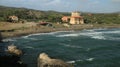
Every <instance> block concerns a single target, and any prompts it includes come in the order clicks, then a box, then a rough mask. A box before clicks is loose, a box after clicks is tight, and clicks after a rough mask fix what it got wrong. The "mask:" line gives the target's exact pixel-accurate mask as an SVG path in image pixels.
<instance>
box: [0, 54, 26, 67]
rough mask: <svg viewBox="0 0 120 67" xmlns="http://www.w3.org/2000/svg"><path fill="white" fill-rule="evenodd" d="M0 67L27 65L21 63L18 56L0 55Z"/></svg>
mask: <svg viewBox="0 0 120 67" xmlns="http://www.w3.org/2000/svg"><path fill="white" fill-rule="evenodd" d="M0 67H27V65H26V64H24V63H22V61H21V60H20V57H18V56H15V55H4V56H1V55H0Z"/></svg>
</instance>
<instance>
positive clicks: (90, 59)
mask: <svg viewBox="0 0 120 67" xmlns="http://www.w3.org/2000/svg"><path fill="white" fill-rule="evenodd" d="M94 59H95V58H88V59H86V61H93V60H94Z"/></svg>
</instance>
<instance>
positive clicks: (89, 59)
mask: <svg viewBox="0 0 120 67" xmlns="http://www.w3.org/2000/svg"><path fill="white" fill-rule="evenodd" d="M94 59H95V58H88V59H83V60H81V59H80V60H73V61H67V63H72V64H74V63H76V62H83V61H89V62H91V61H93V60H94Z"/></svg>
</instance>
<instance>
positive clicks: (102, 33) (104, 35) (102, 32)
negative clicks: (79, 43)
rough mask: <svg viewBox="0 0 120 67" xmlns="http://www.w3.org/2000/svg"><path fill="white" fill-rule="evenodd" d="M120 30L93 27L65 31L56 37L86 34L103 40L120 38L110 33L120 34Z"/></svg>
mask: <svg viewBox="0 0 120 67" xmlns="http://www.w3.org/2000/svg"><path fill="white" fill-rule="evenodd" d="M119 33H120V31H116V30H111V31H106V29H98V30H97V29H93V30H83V31H80V32H72V33H64V34H60V35H59V34H58V35H56V37H78V36H86V37H90V38H93V39H102V40H120V37H114V36H111V35H110V34H114V35H115V34H119Z"/></svg>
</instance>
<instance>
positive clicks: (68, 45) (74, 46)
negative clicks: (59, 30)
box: [59, 43, 82, 48]
mask: <svg viewBox="0 0 120 67" xmlns="http://www.w3.org/2000/svg"><path fill="white" fill-rule="evenodd" d="M59 45H62V46H65V47H70V48H82V47H81V46H76V45H70V44H64V43H60V44H59Z"/></svg>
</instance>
